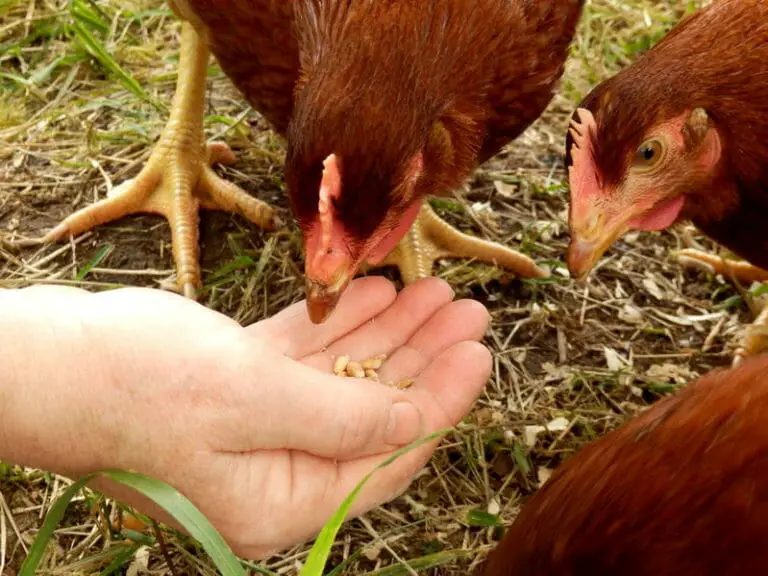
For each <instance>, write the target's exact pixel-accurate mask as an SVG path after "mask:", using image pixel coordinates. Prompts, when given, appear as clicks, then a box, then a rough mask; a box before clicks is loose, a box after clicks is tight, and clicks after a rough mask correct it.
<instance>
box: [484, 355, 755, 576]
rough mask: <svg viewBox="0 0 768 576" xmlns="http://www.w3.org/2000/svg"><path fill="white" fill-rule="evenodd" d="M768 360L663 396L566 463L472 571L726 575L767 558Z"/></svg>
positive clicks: (495, 575) (494, 574) (490, 574)
mask: <svg viewBox="0 0 768 576" xmlns="http://www.w3.org/2000/svg"><path fill="white" fill-rule="evenodd" d="M767 412H768V357H765V356H763V357H756V358H753V359H751V360H749V361H748V362H746V363H745V364H744V365H742V366H741V367H739V368H737V369H734V370H728V371H718V372H714V373H711V374H708V375H706V376H704V377H703V378H701V379H699V380H698V381H697V382H694V383H691V384H689V385H688V386H687V387H686V388H685V389H683V390H682V391H681V392H679V393H678V394H677V395H676V396H674V397H670V398H667V399H664V400H662V401H660V402H658V403H656V404H655V405H654V406H653V407H651V408H650V409H649V410H648V411H647V412H645V413H643V414H642V415H640V416H638V417H636V418H634V419H633V420H631V421H630V422H628V423H627V424H625V425H624V426H622V427H621V428H619V429H618V430H615V431H613V432H611V433H609V434H607V435H606V436H604V437H603V438H602V439H600V440H598V441H596V442H594V443H593V444H590V445H588V446H587V447H586V448H584V449H582V450H581V451H580V452H578V453H577V454H576V455H574V456H572V457H571V458H570V459H568V460H567V461H566V462H565V463H564V464H562V465H561V466H560V467H559V468H558V469H557V470H556V471H555V473H554V474H553V475H552V477H551V478H550V479H549V480H548V481H547V482H546V483H545V484H544V486H543V487H542V488H541V489H540V490H539V491H538V492H537V493H536V494H535V495H534V496H533V497H532V498H531V499H530V500H529V501H528V503H527V504H525V506H524V507H523V509H522V512H521V513H520V515H519V516H518V517H517V519H516V520H515V522H514V524H513V525H512V526H511V528H510V529H509V531H508V532H507V534H506V535H505V537H504V538H503V540H502V541H501V543H500V544H499V545H498V546H497V547H496V548H495V549H494V550H493V551H492V552H491V554H490V555H489V557H488V560H487V562H486V563H485V564H484V565H483V566H481V568H480V570H479V572H478V574H477V576H504V575H509V576H512V575H513V574H514V575H515V576H539V575H541V576H545V575H546V576H549V575H553V574H557V575H558V576H608V575H619V574H620V575H621V576H641V575H642V576H647V575H650V574H653V575H654V576H673V575H675V576H688V575H690V576H694V575H695V576H707V575H712V576H715V575H717V576H729V575H734V576H736V575H742V574H761V573H762V571H763V570H764V569H765V566H766V562H768V530H767V528H768V525H767V524H766V522H767V519H768V426H766V425H765V415H766V413H767Z"/></svg>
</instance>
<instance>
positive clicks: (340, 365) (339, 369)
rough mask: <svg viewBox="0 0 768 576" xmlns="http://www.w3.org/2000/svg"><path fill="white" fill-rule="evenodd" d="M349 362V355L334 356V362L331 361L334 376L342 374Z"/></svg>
mask: <svg viewBox="0 0 768 576" xmlns="http://www.w3.org/2000/svg"><path fill="white" fill-rule="evenodd" d="M348 364H349V356H339V357H338V358H336V362H334V363H333V373H334V374H336V376H344V372H345V371H346V369H347V365H348Z"/></svg>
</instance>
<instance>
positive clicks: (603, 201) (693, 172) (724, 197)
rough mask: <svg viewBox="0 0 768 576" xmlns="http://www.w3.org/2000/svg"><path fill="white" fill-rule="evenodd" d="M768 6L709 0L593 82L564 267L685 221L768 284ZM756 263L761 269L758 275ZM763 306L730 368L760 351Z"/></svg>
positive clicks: (577, 123)
mask: <svg viewBox="0 0 768 576" xmlns="http://www.w3.org/2000/svg"><path fill="white" fill-rule="evenodd" d="M766 93H768V3H766V2H765V1H763V0H716V1H715V2H713V3H712V4H710V5H709V6H708V7H707V8H704V9H702V10H700V11H699V12H697V13H696V14H694V15H692V16H690V17H689V18H686V19H685V20H683V21H682V22H681V23H680V24H678V26H677V27H676V28H675V29H674V30H673V31H672V32H670V33H669V34H668V35H667V36H666V37H665V38H664V39H662V40H661V41H660V42H659V43H658V44H657V45H656V46H654V47H653V48H652V49H651V50H649V51H648V52H647V53H646V54H644V55H643V56H642V57H641V58H639V59H638V60H637V61H636V62H635V63H634V64H633V65H631V66H629V67H628V68H626V69H625V70H623V71H622V72H620V73H619V74H617V75H616V76H614V77H613V78H610V79H608V80H606V81H605V82H603V83H601V84H600V85H599V86H597V87H596V88H595V89H594V90H593V91H592V92H591V93H590V94H589V95H588V96H587V98H586V99H585V100H584V102H582V104H581V106H580V107H579V109H578V110H577V111H576V113H575V114H574V118H573V122H572V127H571V131H570V133H569V136H568V139H567V159H566V162H567V163H568V164H570V168H569V171H570V185H571V209H570V227H571V245H570V247H569V253H568V264H569V267H570V269H571V272H572V274H573V275H574V276H577V277H583V276H586V274H587V273H588V272H589V271H590V270H591V269H592V267H593V266H594V265H595V263H596V261H597V260H598V259H599V258H600V256H601V255H602V254H603V253H604V252H605V250H607V249H608V247H609V246H610V245H611V244H612V243H613V242H614V241H615V240H616V239H617V238H618V237H619V236H621V235H622V234H623V233H624V232H626V231H627V230H629V229H636V230H662V229H664V228H667V227H668V226H670V225H672V224H674V223H675V222H678V221H680V220H686V219H690V220H692V221H693V223H694V224H695V225H696V226H697V227H698V228H700V229H701V230H702V231H703V232H704V233H705V234H707V235H708V236H710V237H711V238H712V239H714V240H716V241H717V242H719V243H721V244H723V245H724V246H725V247H727V248H728V249H730V250H731V251H733V252H735V253H736V254H738V255H739V256H741V257H742V258H745V259H746V260H747V261H749V262H750V263H751V264H753V265H754V266H751V265H748V264H746V263H743V262H742V263H736V264H734V265H726V264H725V263H724V262H723V261H722V260H720V259H718V258H713V257H711V256H709V255H707V254H704V253H700V252H697V251H693V250H686V251H684V252H683V253H682V256H683V258H684V261H686V262H689V261H692V260H693V261H699V262H704V263H706V264H708V265H711V267H712V268H713V269H714V270H715V271H717V272H720V273H723V274H725V275H726V276H734V277H735V278H736V279H737V280H740V281H747V282H752V281H755V280H768V271H767V270H768V235H766V233H765V226H766V222H768V98H766ZM756 266H759V267H760V268H757V267H756ZM766 328H768V310H765V311H764V312H763V313H761V314H760V316H759V317H758V319H757V321H756V322H755V324H754V326H753V327H752V328H751V329H750V330H748V331H747V334H746V339H745V341H744V342H743V348H742V349H741V350H739V351H738V352H737V355H736V361H737V362H738V361H739V360H740V358H741V357H743V356H744V355H746V354H750V353H754V352H756V351H759V350H761V349H762V348H764V347H765V344H766V340H765V338H764V337H763V336H762V335H761V334H762V333H763V332H764V331H765V330H766Z"/></svg>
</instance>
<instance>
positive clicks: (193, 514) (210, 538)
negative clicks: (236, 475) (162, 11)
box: [102, 470, 245, 576]
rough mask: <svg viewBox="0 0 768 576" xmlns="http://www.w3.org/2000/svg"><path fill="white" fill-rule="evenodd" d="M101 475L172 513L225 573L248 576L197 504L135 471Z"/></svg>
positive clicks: (169, 487)
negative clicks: (131, 489)
mask: <svg viewBox="0 0 768 576" xmlns="http://www.w3.org/2000/svg"><path fill="white" fill-rule="evenodd" d="M102 475H104V476H105V477H107V478H109V479H110V480H114V481H115V482H120V483H121V484H123V485H125V486H129V487H131V488H133V489H134V490H136V491H137V492H140V493H141V494H143V495H144V496H146V497H147V498H149V499H150V500H152V501H153V502H154V503H155V504H157V505H158V506H161V507H162V508H163V509H164V510H165V511H166V512H168V513H169V514H170V515H171V516H173V517H174V518H175V519H176V520H177V521H178V522H179V524H181V525H182V526H183V527H184V529H185V530H186V531H187V532H189V534H190V535H191V536H192V537H193V538H195V539H196V540H197V541H198V542H200V544H202V546H203V548H204V549H205V551H206V553H207V554H208V556H210V557H211V560H213V563H214V564H216V568H218V570H219V572H221V574H223V575H224V576H245V570H244V569H243V567H242V565H241V564H240V560H239V559H238V558H237V556H235V554H234V553H233V552H232V549H231V548H230V547H229V545H228V544H227V542H226V540H224V538H223V537H222V536H221V534H219V533H218V532H217V531H216V529H215V528H214V527H213V525H212V524H211V523H210V522H209V521H208V519H207V518H206V517H205V516H203V514H202V512H200V511H199V510H198V509H197V508H195V505H194V504H192V502H190V501H189V500H188V499H187V498H186V497H185V496H184V495H182V494H181V493H179V492H178V491H176V490H175V489H174V488H172V487H171V486H169V485H168V484H165V483H163V482H160V481H159V480H155V479H154V478H150V477H149V476H145V475H143V474H137V473H135V472H125V471H123V470H108V471H105V472H102Z"/></svg>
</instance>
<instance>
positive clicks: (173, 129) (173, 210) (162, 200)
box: [42, 22, 281, 299]
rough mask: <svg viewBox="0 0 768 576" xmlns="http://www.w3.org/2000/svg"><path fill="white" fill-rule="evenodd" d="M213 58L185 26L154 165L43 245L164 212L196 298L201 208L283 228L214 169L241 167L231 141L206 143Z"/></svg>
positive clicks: (187, 289)
mask: <svg viewBox="0 0 768 576" xmlns="http://www.w3.org/2000/svg"><path fill="white" fill-rule="evenodd" d="M208 57H209V51H208V43H207V39H206V37H205V33H204V32H202V31H198V30H196V29H195V28H194V27H193V26H192V25H191V24H189V23H188V22H184V23H183V24H182V36H181V54H180V61H179V77H178V82H177V85H176V94H175V96H174V99H173V104H172V108H171V114H170V118H169V120H168V123H167V124H166V126H165V129H164V130H163V133H162V135H161V136H160V139H159V140H158V142H157V144H156V145H155V148H154V150H153V151H152V154H151V156H150V158H149V160H148V162H147V164H146V165H145V166H144V168H143V169H142V170H141V172H140V173H139V174H138V176H136V177H135V178H132V179H130V180H127V181H125V182H123V183H121V184H120V185H119V186H116V187H115V188H114V189H113V190H112V191H111V193H110V194H109V195H108V197H107V198H106V199H104V200H100V201H99V202H96V203H95V204H92V205H90V206H87V207H85V208H83V209H81V210H79V211H77V212H75V213H74V214H72V215H70V216H69V217H68V218H66V219H65V220H63V221H62V222H61V223H59V224H58V226H56V227H55V228H54V229H53V230H51V231H50V232H48V234H46V235H45V236H44V238H43V239H42V241H43V242H54V241H57V240H61V239H63V238H66V237H68V236H76V235H78V234H81V233H83V232H85V231H87V230H89V229H90V228H93V227H95V226H98V225H100V224H104V223H107V222H110V221H113V220H117V219H119V218H122V217H123V216H127V215H129V214H136V213H153V214H160V215H162V216H164V217H165V218H166V219H167V220H168V222H169V224H170V226H171V243H172V246H173V257H174V261H175V263H176V272H177V274H176V282H177V285H178V288H179V290H180V292H181V293H182V294H184V296H186V297H188V298H193V299H194V298H196V295H197V289H198V288H199V287H200V285H201V271H200V262H199V256H200V249H199V245H198V235H199V231H198V224H199V215H198V211H199V209H200V208H206V209H211V210H224V211H228V212H235V213H238V214H241V215H243V216H244V217H246V218H247V219H248V220H250V221H252V222H253V223H255V224H256V225H258V226H260V227H262V228H264V229H265V230H273V229H275V228H276V227H278V226H280V224H281V223H280V221H279V219H278V218H277V216H276V215H275V213H274V210H273V209H272V207H270V206H269V205H268V204H266V203H265V202H262V201H261V200H258V199H256V198H254V197H253V196H251V195H249V194H248V193H247V192H246V191H245V190H243V189H242V188H239V187H238V186H236V185H234V184H232V183H231V182H227V181H226V180H223V179H222V178H220V177H219V176H218V175H217V174H216V173H215V172H214V171H213V170H212V169H211V165H212V164H214V163H222V164H229V163H232V162H234V160H235V155H234V153H233V152H232V151H231V150H230V149H229V147H228V146H227V145H226V144H224V143H214V144H208V145H206V143H205V136H204V133H203V113H204V106H205V76H206V67H207V65H208Z"/></svg>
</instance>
